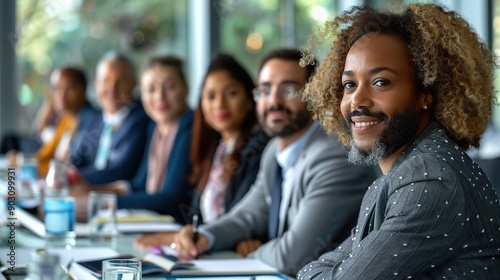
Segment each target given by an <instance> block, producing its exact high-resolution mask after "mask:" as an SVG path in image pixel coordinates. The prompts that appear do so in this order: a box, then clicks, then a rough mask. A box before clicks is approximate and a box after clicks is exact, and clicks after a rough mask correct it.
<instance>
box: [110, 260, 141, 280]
mask: <svg viewBox="0 0 500 280" xmlns="http://www.w3.org/2000/svg"><path fill="white" fill-rule="evenodd" d="M125 279H126V280H141V279H142V265H141V261H140V260H137V259H110V260H104V261H102V280H125Z"/></svg>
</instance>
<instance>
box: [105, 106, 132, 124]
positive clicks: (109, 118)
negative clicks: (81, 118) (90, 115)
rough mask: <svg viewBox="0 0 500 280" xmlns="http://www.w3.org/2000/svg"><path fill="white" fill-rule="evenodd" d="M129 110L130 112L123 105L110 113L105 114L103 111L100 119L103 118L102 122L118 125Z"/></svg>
mask: <svg viewBox="0 0 500 280" xmlns="http://www.w3.org/2000/svg"><path fill="white" fill-rule="evenodd" d="M129 112H130V108H129V107H128V106H125V107H123V108H121V109H120V110H118V111H116V112H115V113H114V114H111V115H107V114H104V113H103V115H102V119H103V121H104V123H109V124H111V125H113V127H114V126H118V125H120V123H121V122H122V121H123V120H124V119H125V117H126V116H127V114H128V113H129Z"/></svg>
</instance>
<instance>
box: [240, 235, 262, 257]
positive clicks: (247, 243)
mask: <svg viewBox="0 0 500 280" xmlns="http://www.w3.org/2000/svg"><path fill="white" fill-rule="evenodd" d="M260 245H262V242H261V241H260V240H257V239H248V240H243V241H240V242H239V243H238V245H236V253H238V254H240V255H242V256H243V257H246V256H248V254H250V253H252V252H253V251H255V250H257V249H258V248H259V247H260Z"/></svg>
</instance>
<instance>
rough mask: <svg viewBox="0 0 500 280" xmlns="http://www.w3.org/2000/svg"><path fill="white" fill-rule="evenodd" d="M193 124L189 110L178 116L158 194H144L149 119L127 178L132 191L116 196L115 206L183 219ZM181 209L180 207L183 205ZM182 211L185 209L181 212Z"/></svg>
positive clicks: (151, 124)
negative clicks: (134, 166) (143, 143)
mask: <svg viewBox="0 0 500 280" xmlns="http://www.w3.org/2000/svg"><path fill="white" fill-rule="evenodd" d="M192 126H193V111H191V110H189V111H187V112H186V113H184V114H183V115H182V116H181V119H180V120H179V127H178V129H177V134H176V135H175V139H174V143H173V146H172V151H171V152H170V157H169V158H168V164H167V170H166V174H165V180H164V181H163V185H162V187H161V189H160V191H159V192H158V193H155V194H148V193H146V191H145V189H146V179H147V173H148V157H149V146H150V145H151V139H152V137H153V132H154V129H155V127H156V125H155V123H154V122H153V121H151V122H150V124H149V127H148V142H147V145H146V148H145V149H144V152H143V157H142V161H141V165H140V166H139V170H138V171H137V174H136V175H135V177H134V178H133V179H132V180H130V181H129V183H130V185H131V186H132V189H133V193H131V194H128V195H123V196H119V197H118V208H132V209H134V208H135V209H148V210H153V211H156V212H158V213H160V214H168V215H172V216H173V217H174V218H176V220H178V221H179V222H183V221H182V220H184V219H182V217H181V210H184V209H185V206H186V205H188V201H189V200H188V199H189V198H188V195H189V192H190V190H191V186H190V184H189V182H188V177H189V175H190V174H191V162H190V160H189V154H190V150H191V134H192ZM183 206H184V209H181V208H183ZM183 212H185V210H184V211H183Z"/></svg>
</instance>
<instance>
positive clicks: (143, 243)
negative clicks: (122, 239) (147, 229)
mask: <svg viewBox="0 0 500 280" xmlns="http://www.w3.org/2000/svg"><path fill="white" fill-rule="evenodd" d="M176 234H177V232H158V233H150V234H143V235H141V236H139V238H137V239H136V240H135V241H134V246H135V247H136V248H138V249H148V248H151V247H153V246H169V245H170V244H172V243H173V242H174V237H175V235H176Z"/></svg>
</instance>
